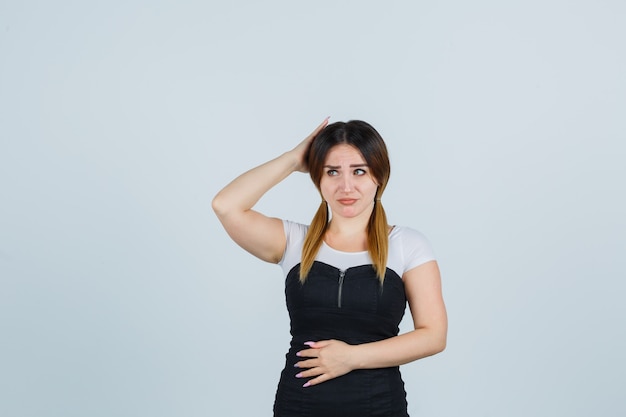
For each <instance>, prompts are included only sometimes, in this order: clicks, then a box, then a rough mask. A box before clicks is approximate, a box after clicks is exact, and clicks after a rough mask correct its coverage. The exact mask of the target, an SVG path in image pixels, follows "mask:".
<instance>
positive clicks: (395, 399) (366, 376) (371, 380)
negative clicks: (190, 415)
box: [274, 261, 408, 417]
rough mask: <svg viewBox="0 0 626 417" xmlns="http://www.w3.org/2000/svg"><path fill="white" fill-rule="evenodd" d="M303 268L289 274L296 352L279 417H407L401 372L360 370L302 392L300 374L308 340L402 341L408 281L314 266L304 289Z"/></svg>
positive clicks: (367, 268)
mask: <svg viewBox="0 0 626 417" xmlns="http://www.w3.org/2000/svg"><path fill="white" fill-rule="evenodd" d="M299 268H300V265H296V266H295V267H294V268H293V269H292V270H291V271H290V272H289V274H288V275H287V278H286V281H285V297H286V302H287V309H288V311H289V316H290V319H291V335H292V340H291V347H290V349H289V351H288V352H287V355H286V361H285V368H284V369H283V371H282V373H281V378H280V382H279V384H278V389H277V392H276V400H275V403H274V416H275V417H307V416H324V417H335V416H337V417H339V416H341V417H353V416H354V417H374V416H376V417H378V416H386V417H406V416H408V414H407V403H406V392H405V390H404V383H403V381H402V378H401V376H400V369H399V368H398V367H392V368H381V369H359V370H355V371H352V372H350V373H348V374H346V375H343V376H341V377H338V378H335V379H332V380H330V381H326V382H323V383H321V384H319V385H314V386H310V387H306V388H304V387H302V385H303V384H304V383H305V382H306V381H307V379H305V378H296V377H295V375H296V374H297V373H298V372H300V371H302V369H298V368H295V367H294V364H295V363H296V362H298V361H300V360H301V359H300V358H298V357H297V356H296V352H298V351H300V350H303V349H306V348H307V346H306V345H304V343H305V342H308V341H320V340H328V339H336V340H342V341H344V342H346V343H348V344H361V343H368V342H375V341H379V340H383V339H387V338H390V337H393V336H396V335H397V334H398V331H399V328H398V326H399V324H400V321H401V320H402V317H403V316H404V310H405V307H406V295H405V292H404V284H403V282H402V278H400V277H399V276H398V274H396V273H395V272H394V271H392V270H391V269H387V271H386V274H385V280H384V283H383V285H382V286H381V284H380V281H379V279H378V276H377V275H376V273H375V271H374V268H373V267H372V266H371V265H361V266H356V267H352V268H348V269H347V270H346V271H345V274H344V275H343V277H341V275H342V272H341V271H340V270H339V269H337V268H335V267H334V266H331V265H327V264H325V263H322V262H318V261H316V262H314V264H313V267H312V268H311V271H310V272H309V276H308V277H307V280H306V282H305V283H304V284H300V281H299Z"/></svg>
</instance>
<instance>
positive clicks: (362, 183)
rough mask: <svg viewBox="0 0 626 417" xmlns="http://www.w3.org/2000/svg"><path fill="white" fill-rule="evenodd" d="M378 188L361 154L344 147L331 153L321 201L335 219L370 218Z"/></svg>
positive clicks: (327, 157)
mask: <svg viewBox="0 0 626 417" xmlns="http://www.w3.org/2000/svg"><path fill="white" fill-rule="evenodd" d="M377 189H378V185H377V184H376V180H375V179H374V177H373V176H372V174H371V171H370V168H369V167H368V166H367V163H366V162H365V160H364V159H363V156H362V155H361V152H359V151H358V150H357V149H356V148H355V147H353V146H350V145H346V144H341V145H336V146H334V147H332V148H331V149H330V151H329V152H328V155H327V156H326V161H325V162H324V171H323V173H322V179H321V181H320V190H321V192H322V197H323V198H324V200H326V201H327V202H328V205H329V206H330V209H331V211H332V213H333V217H335V216H340V217H346V218H353V217H358V216H367V217H369V216H370V214H371V213H372V209H373V207H374V199H375V198H376V190H377Z"/></svg>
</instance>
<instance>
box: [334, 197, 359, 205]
mask: <svg viewBox="0 0 626 417" xmlns="http://www.w3.org/2000/svg"><path fill="white" fill-rule="evenodd" d="M337 201H339V203H340V204H343V205H344V206H351V205H352V204H354V203H355V202H356V198H340V199H339V200H337Z"/></svg>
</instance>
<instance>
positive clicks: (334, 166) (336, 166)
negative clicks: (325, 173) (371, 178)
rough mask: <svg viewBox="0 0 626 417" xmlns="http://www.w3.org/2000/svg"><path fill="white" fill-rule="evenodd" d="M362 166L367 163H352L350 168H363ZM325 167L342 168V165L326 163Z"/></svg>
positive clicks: (365, 165)
mask: <svg viewBox="0 0 626 417" xmlns="http://www.w3.org/2000/svg"><path fill="white" fill-rule="evenodd" d="M361 167H367V164H352V165H350V168H361ZM324 168H328V169H339V168H341V165H324Z"/></svg>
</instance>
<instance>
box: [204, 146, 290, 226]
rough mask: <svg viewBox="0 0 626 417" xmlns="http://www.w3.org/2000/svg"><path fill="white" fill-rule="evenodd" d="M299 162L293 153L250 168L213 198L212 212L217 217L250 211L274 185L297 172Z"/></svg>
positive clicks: (287, 153)
mask: <svg viewBox="0 0 626 417" xmlns="http://www.w3.org/2000/svg"><path fill="white" fill-rule="evenodd" d="M298 164H299V161H298V158H297V156H295V155H294V154H293V152H286V153H284V154H282V155H281V156H279V157H278V158H275V159H272V160H271V161H268V162H266V163H264V164H262V165H259V166H257V167H256V168H252V169H251V170H249V171H247V172H245V173H243V174H241V175H240V176H238V177H237V178H235V179H234V180H233V181H232V182H230V183H229V184H228V185H227V186H226V187H224V188H223V189H222V190H221V191H220V192H219V193H217V195H216V196H215V197H214V198H213V203H212V206H213V210H215V213H216V214H217V215H218V217H224V216H227V215H228V214H230V213H238V212H243V211H246V210H249V209H251V208H252V207H254V205H255V204H256V203H257V202H258V201H259V200H260V199H261V197H262V196H263V195H264V194H265V193H266V192H267V191H269V190H270V189H271V188H272V187H274V186H275V185H276V184H278V183H279V182H281V181H282V180H284V179H285V178H286V177H288V176H289V174H291V173H292V172H294V171H295V170H297V168H298V166H299V165H298Z"/></svg>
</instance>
